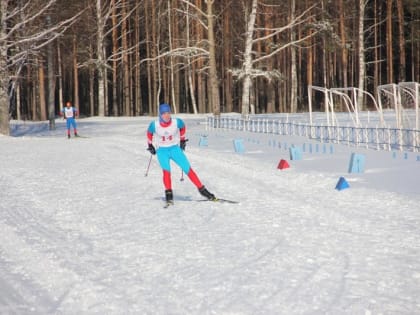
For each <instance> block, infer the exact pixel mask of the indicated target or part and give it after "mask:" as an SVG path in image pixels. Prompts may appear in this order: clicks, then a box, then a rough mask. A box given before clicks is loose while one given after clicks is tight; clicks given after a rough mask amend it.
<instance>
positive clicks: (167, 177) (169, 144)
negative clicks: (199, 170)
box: [147, 104, 217, 205]
mask: <svg viewBox="0 0 420 315" xmlns="http://www.w3.org/2000/svg"><path fill="white" fill-rule="evenodd" d="M185 131H186V127H185V123H184V121H183V120H182V119H180V118H172V117H171V107H170V106H169V105H168V104H161V105H160V106H159V119H158V120H156V121H152V122H151V123H150V125H149V128H148V129H147V142H148V149H147V150H148V151H149V152H150V153H151V154H153V155H154V154H156V155H157V158H158V161H159V164H160V167H161V168H162V170H163V185H164V187H165V197H166V202H167V204H168V205H169V204H173V192H172V180H171V167H170V160H173V161H174V162H175V163H176V164H178V166H179V167H181V169H182V171H183V172H184V173H185V174H186V175H187V176H188V178H189V179H190V180H191V182H192V183H193V184H194V185H195V186H196V187H197V188H198V191H199V192H200V194H201V195H202V196H204V197H206V198H207V199H208V200H217V198H216V197H215V196H214V195H213V194H212V193H210V192H209V191H208V190H207V189H206V188H205V187H204V185H203V184H202V183H201V181H200V179H199V178H198V176H197V174H196V173H195V172H194V170H193V169H192V168H191V165H190V163H189V161H188V159H187V157H186V155H185V153H184V150H185V146H186V144H187V141H188V139H186V138H185ZM154 135H156V142H157V149H155V147H154V146H153V136H154Z"/></svg>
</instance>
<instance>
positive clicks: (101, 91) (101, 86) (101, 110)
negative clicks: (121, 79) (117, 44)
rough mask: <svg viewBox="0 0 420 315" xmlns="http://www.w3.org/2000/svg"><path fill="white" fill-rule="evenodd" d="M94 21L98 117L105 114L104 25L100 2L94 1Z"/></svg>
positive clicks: (98, 0)
mask: <svg viewBox="0 0 420 315" xmlns="http://www.w3.org/2000/svg"><path fill="white" fill-rule="evenodd" d="M96 19H97V21H96V22H97V29H98V30H97V34H96V36H97V38H96V54H97V56H96V58H97V70H98V78H97V80H98V116H105V113H106V110H105V108H106V95H105V84H106V72H105V50H104V33H103V32H104V25H105V21H104V18H103V16H102V1H101V0H96Z"/></svg>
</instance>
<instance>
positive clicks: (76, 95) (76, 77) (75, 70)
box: [73, 36, 80, 113]
mask: <svg viewBox="0 0 420 315" xmlns="http://www.w3.org/2000/svg"><path fill="white" fill-rule="evenodd" d="M73 81H74V90H73V91H74V94H73V95H74V96H73V103H74V104H73V105H74V106H75V107H76V108H77V109H78V110H79V109H80V104H79V68H78V66H77V42H76V36H75V37H74V38H73ZM79 113H80V111H79Z"/></svg>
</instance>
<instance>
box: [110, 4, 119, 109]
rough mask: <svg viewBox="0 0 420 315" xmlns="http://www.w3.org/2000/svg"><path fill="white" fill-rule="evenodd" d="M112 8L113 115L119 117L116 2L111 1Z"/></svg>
mask: <svg viewBox="0 0 420 315" xmlns="http://www.w3.org/2000/svg"><path fill="white" fill-rule="evenodd" d="M111 7H112V14H111V22H112V55H113V56H114V58H113V59H112V97H111V99H112V104H111V106H110V107H111V108H112V115H114V116H118V114H119V112H118V107H119V106H118V96H117V95H118V62H117V58H116V57H115V56H117V53H118V30H117V24H118V21H117V8H116V6H115V0H111Z"/></svg>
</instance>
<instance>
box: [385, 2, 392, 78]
mask: <svg viewBox="0 0 420 315" xmlns="http://www.w3.org/2000/svg"><path fill="white" fill-rule="evenodd" d="M392 16H393V12H392V0H387V1H386V59H387V62H386V65H387V76H388V82H389V83H392V82H394V67H393V64H392V60H393V59H394V56H393V53H392Z"/></svg>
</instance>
